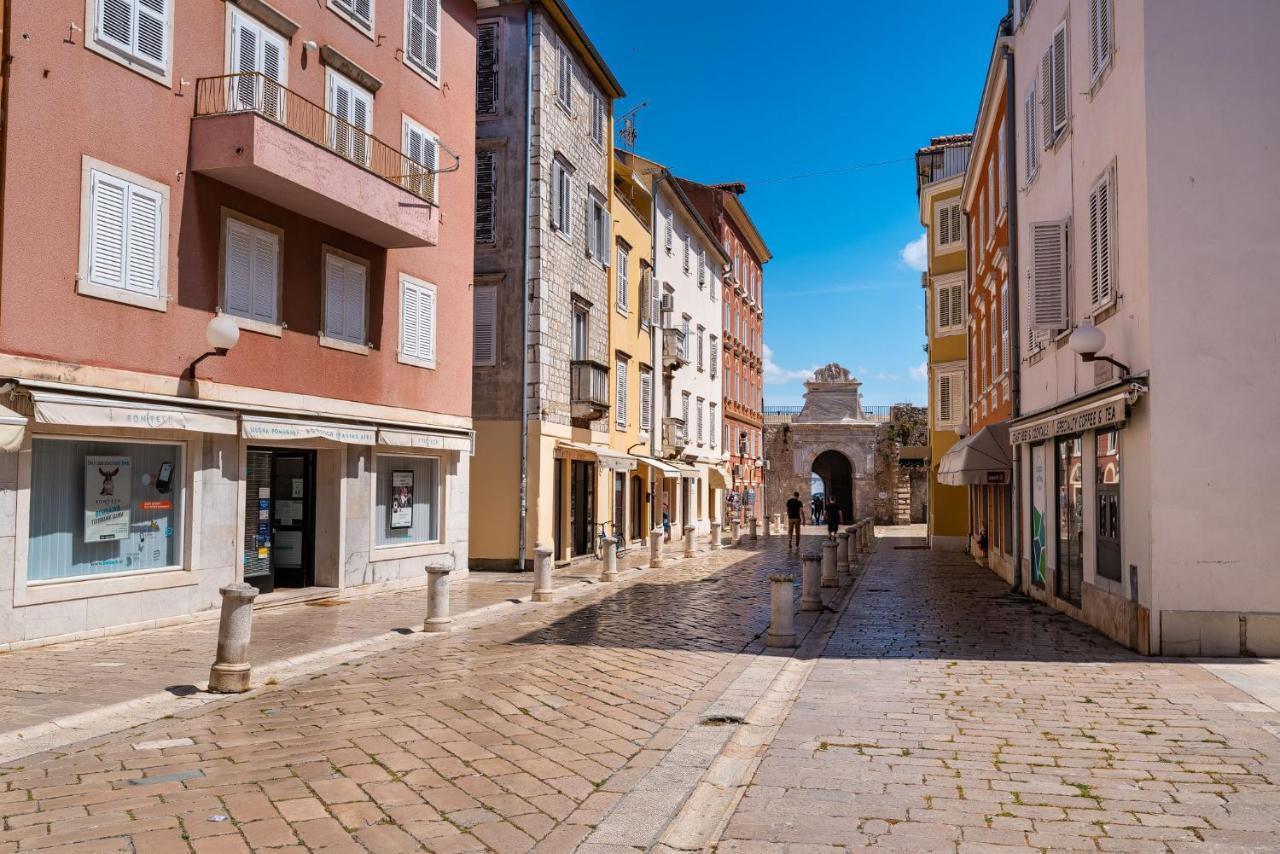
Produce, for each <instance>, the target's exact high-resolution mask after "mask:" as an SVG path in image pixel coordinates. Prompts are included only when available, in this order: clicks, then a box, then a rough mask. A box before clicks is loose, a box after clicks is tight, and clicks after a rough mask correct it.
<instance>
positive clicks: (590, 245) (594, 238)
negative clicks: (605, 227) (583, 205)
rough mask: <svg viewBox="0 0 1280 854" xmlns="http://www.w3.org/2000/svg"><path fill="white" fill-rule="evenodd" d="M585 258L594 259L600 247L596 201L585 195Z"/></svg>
mask: <svg viewBox="0 0 1280 854" xmlns="http://www.w3.org/2000/svg"><path fill="white" fill-rule="evenodd" d="M586 202H587V257H588V258H595V257H596V255H597V254H598V252H599V247H600V220H599V217H597V216H596V200H595V199H593V198H591V195H590V194H587V199H586Z"/></svg>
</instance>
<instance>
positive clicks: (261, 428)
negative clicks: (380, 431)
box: [240, 415, 377, 445]
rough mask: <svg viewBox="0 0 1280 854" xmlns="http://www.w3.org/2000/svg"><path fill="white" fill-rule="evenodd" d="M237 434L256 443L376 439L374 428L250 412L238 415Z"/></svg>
mask: <svg viewBox="0 0 1280 854" xmlns="http://www.w3.org/2000/svg"><path fill="white" fill-rule="evenodd" d="M240 435H241V436H243V437H244V438H246V439H252V440H254V441H255V442H297V441H305V440H309V439H319V440H321V441H325V442H336V443H338V444H343V445H372V444H374V443H375V442H376V440H377V431H376V430H374V428H372V427H365V426H362V425H358V424H334V423H330V422H326V421H293V420H288V419H284V418H260V417H257V416H252V415H245V416H242V417H241V419H240Z"/></svg>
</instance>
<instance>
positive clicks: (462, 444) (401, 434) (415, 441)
mask: <svg viewBox="0 0 1280 854" xmlns="http://www.w3.org/2000/svg"><path fill="white" fill-rule="evenodd" d="M378 444H379V445H386V446H388V447H392V448H418V449H423V450H442V451H464V452H466V453H468V454H474V453H475V450H474V447H473V443H472V437H471V435H470V434H466V435H458V434H455V433H435V432H432V433H427V432H422V431H417V430H383V429H381V428H379V430H378Z"/></svg>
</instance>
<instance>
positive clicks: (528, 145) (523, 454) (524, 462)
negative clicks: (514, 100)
mask: <svg viewBox="0 0 1280 854" xmlns="http://www.w3.org/2000/svg"><path fill="white" fill-rule="evenodd" d="M524 55H525V62H526V65H527V68H528V70H527V72H526V74H525V100H524V152H525V154H524V274H523V277H522V278H523V279H524V292H523V297H524V299H523V300H522V301H521V306H520V315H521V317H522V318H523V321H524V322H523V323H522V324H521V328H522V330H523V331H522V336H523V339H522V340H523V345H522V346H523V352H522V353H521V354H520V508H519V509H520V529H519V531H518V532H517V541H518V546H517V551H516V569H517V571H524V570H525V559H524V553H525V550H526V549H527V548H528V545H529V544H528V534H527V533H526V526H527V524H528V521H529V298H530V297H531V296H532V295H531V294H530V293H529V268H530V266H531V264H530V261H529V256H530V255H531V254H532V251H533V229H531V228H530V227H529V213H530V210H529V207H530V202H529V196H530V195H531V194H532V192H533V3H532V2H530V3H529V5H528V7H527V8H526V10H525V52H524Z"/></svg>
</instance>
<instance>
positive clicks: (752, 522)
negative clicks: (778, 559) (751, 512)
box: [747, 516, 760, 543]
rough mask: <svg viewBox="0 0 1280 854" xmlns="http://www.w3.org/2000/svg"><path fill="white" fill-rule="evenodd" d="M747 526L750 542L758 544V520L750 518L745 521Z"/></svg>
mask: <svg viewBox="0 0 1280 854" xmlns="http://www.w3.org/2000/svg"><path fill="white" fill-rule="evenodd" d="M747 525H748V528H749V530H750V531H751V542H753V543H754V542H758V541H759V539H760V520H759V519H757V518H756V517H755V516H752V517H751V518H750V519H748V520H747Z"/></svg>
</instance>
